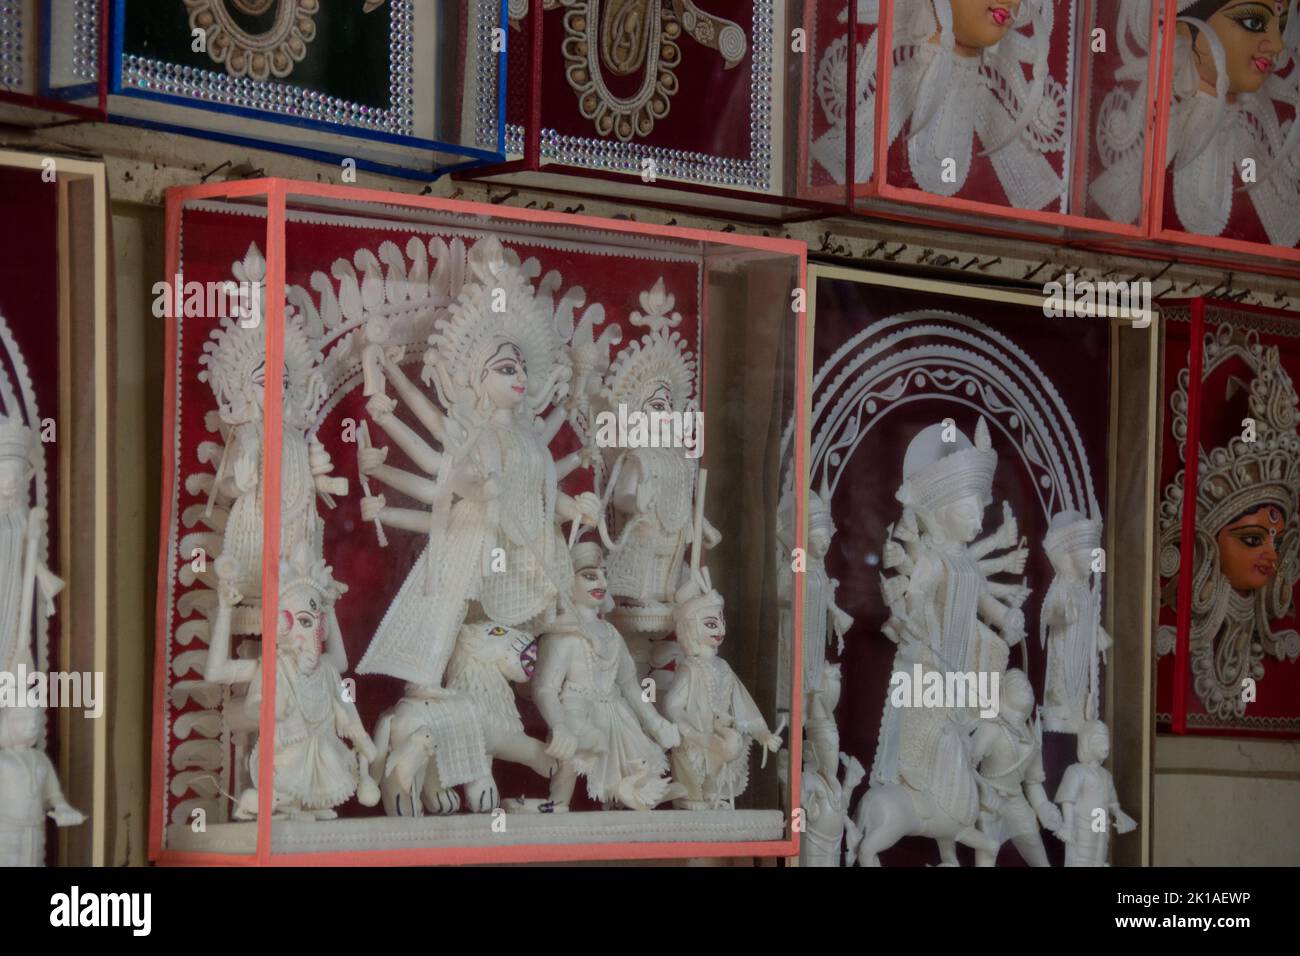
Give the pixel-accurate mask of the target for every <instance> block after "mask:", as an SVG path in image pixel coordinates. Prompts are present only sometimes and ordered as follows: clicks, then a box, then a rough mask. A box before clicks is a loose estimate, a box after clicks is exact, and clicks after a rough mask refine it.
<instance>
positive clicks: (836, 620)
mask: <svg viewBox="0 0 1300 956" xmlns="http://www.w3.org/2000/svg"><path fill="white" fill-rule="evenodd" d="M830 494H831V493H830V488H829V486H828V485H827V483H826V481H825V478H824V476H823V481H822V487H821V491H820V492H816V491H809V492H808V548H807V553H806V555H805V561H804V568H803V571H802V572H801V573H802V574H803V586H804V614H803V621H804V632H803V692H804V715H805V716H804V737H805V738H806V740H807V743H808V746H809V748H810V749H811V750H812V751H813V753H814V754H815V756H816V757H817V769H818V770H819V771H820V772H821V773H822V775H823V776H824V777H826V779H827V781H828V782H830V783H832V785H834V786H838V784H835V783H834V782H835V781H836V779H837V777H838V764H839V752H840V736H839V730H838V728H837V727H836V726H835V706H836V704H838V703H839V698H840V683H839V682H840V674H839V667H838V665H834V664H831V663H829V662H828V660H827V653H828V649H829V648H830V647H831V646H834V647H835V648H836V649H837V651H838V652H839V653H843V652H844V637H845V635H846V634H848V632H849V628H851V627H852V626H853V618H851V617H850V616H849V615H848V614H846V613H845V612H844V611H842V610H841V609H840V607H839V605H837V604H836V603H835V592H836V589H837V588H838V587H839V582H838V581H836V580H835V579H834V578H832V577H831V576H830V575H829V574H828V573H827V571H826V555H827V554H828V553H829V552H830V549H831V541H832V540H833V539H834V537H835V523H834V521H833V520H832V519H831V509H830ZM793 524H794V514H793V509H792V508H789V507H787V508H785V509H783V510H782V513H781V516H780V518H779V528H778V530H779V533H780V534H781V536H782V539H783V543H784V544H785V546H786V547H787V548H792V547H793V546H794V539H793V535H792V534H791V532H790V528H791V526H792V525H793ZM779 567H780V571H781V576H782V584H781V593H782V595H783V596H784V603H785V604H786V605H787V606H788V605H790V600H789V595H791V594H793V584H794V582H793V580H792V579H791V578H792V575H793V574H795V573H798V572H795V571H793V570H792V569H791V562H790V561H789V560H782V562H781V564H780V565H779ZM786 617H787V620H789V621H790V622H791V623H790V624H789V625H787V626H793V614H792V609H790V610H787V611H786Z"/></svg>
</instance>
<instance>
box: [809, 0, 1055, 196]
mask: <svg viewBox="0 0 1300 956" xmlns="http://www.w3.org/2000/svg"><path fill="white" fill-rule="evenodd" d="M857 4H858V15H857V20H858V23H859V24H875V23H878V22H879V18H880V10H879V2H878V0H857ZM1054 7H1055V4H1053V3H1052V2H1051V0H1006V2H1003V3H997V4H990V3H988V2H986V0H909V2H907V3H898V4H895V5H894V30H893V43H894V50H893V62H894V65H893V74H892V77H891V87H890V91H889V93H890V96H889V102H890V110H889V112H890V115H889V133H888V138H887V142H888V143H890V144H892V143H893V142H894V141H895V140H897V139H898V137H899V135H905V137H906V142H907V157H908V165H909V168H910V171H911V174H912V178H913V179H914V180H915V181H916V183H917V185H918V186H919V187H920V188H921V189H923V190H925V191H926V192H929V193H934V194H935V195H939V196H954V195H957V194H958V193H960V192H961V191H962V189H963V188H965V186H966V182H967V179H968V178H969V176H970V172H971V167H972V162H973V159H974V157H975V154H976V150H977V149H978V150H979V155H980V156H982V157H987V159H988V161H989V162H990V163H991V165H992V167H993V172H994V174H995V175H996V177H997V180H998V183H999V184H1000V185H1001V187H1002V190H1003V192H1004V193H1005V195H1006V200H1007V202H1008V203H1009V204H1010V205H1012V206H1014V207H1016V208H1018V209H1043V208H1046V207H1047V206H1049V205H1051V204H1052V203H1055V202H1059V201H1061V200H1062V199H1063V197H1064V193H1065V186H1064V182H1063V180H1062V178H1061V174H1060V173H1058V172H1057V171H1056V170H1055V169H1054V168H1053V166H1052V164H1051V163H1050V162H1049V161H1048V158H1047V157H1048V156H1050V155H1061V154H1063V153H1064V151H1065V145H1066V138H1067V132H1068V128H1069V123H1068V117H1067V109H1066V106H1067V95H1066V90H1065V87H1064V86H1063V85H1062V84H1061V83H1060V81H1059V80H1057V78H1056V77H1054V76H1052V75H1051V72H1050V69H1049V66H1048V58H1049V54H1050V52H1051V47H1052V37H1053V31H1054V28H1055V19H1056V13H1055V9H1054ZM878 37H879V31H878V30H877V31H875V33H874V34H873V35H872V37H871V39H870V40H869V41H868V42H867V43H866V44H862V45H859V47H858V51H857V65H858V66H857V74H858V75H857V76H856V77H854V78H852V80H851V89H852V91H853V92H852V94H850V89H849V84H846V83H845V82H844V74H845V72H846V64H847V44H848V43H849V42H856V40H852V41H851V40H850V38H848V37H842V38H840V39H838V40H836V41H835V42H833V43H832V44H830V45H829V46H828V47H827V49H826V52H825V53H824V54H823V59H822V63H821V64H820V66H819V69H818V77H817V92H818V97H819V100H820V102H821V106H822V109H823V111H824V112H825V115H826V118H827V120H828V121H829V122H830V124H831V126H830V130H829V131H828V132H827V133H826V134H824V135H823V136H822V137H820V138H819V139H818V140H817V141H816V142H814V144H813V147H812V155H813V158H814V159H816V160H817V162H819V163H820V164H821V165H822V166H823V167H824V168H825V169H826V170H827V171H828V172H829V173H830V174H831V175H832V176H833V177H835V179H836V181H838V182H843V181H844V178H845V172H846V171H845V162H846V159H845V157H846V156H847V147H846V143H845V140H846V130H847V115H848V110H847V98H848V96H849V95H854V96H856V97H857V102H856V105H855V110H854V115H855V117H856V124H857V130H856V135H855V137H854V138H855V143H856V153H855V157H854V170H855V175H856V176H857V178H858V179H860V180H865V178H867V177H869V176H870V175H871V171H872V168H873V163H874V146H875V143H874V140H875V137H874V136H873V135H872V125H873V124H874V117H875V100H876V95H877V91H876V75H875V68H876V59H877V55H876V45H877V43H878V39H877V38H878ZM904 130H906V132H905V133H904Z"/></svg>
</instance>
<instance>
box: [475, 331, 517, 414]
mask: <svg viewBox="0 0 1300 956" xmlns="http://www.w3.org/2000/svg"><path fill="white" fill-rule="evenodd" d="M479 384H480V387H481V388H482V389H483V391H484V393H485V394H486V395H487V398H488V401H490V402H491V403H492V405H493V406H494V407H496V408H500V409H504V410H506V411H514V409H516V408H518V407H519V403H520V402H522V401H523V400H524V396H525V395H527V394H528V366H527V364H526V363H525V362H524V356H523V353H522V352H521V351H520V350H519V348H518V347H517V346H515V345H514V344H513V343H511V342H502V343H501V344H500V345H499V346H498V347H497V350H496V351H495V352H493V353H492V356H491V358H489V359H488V360H487V362H486V363H485V364H484V365H483V371H482V373H481V374H480V376H479Z"/></svg>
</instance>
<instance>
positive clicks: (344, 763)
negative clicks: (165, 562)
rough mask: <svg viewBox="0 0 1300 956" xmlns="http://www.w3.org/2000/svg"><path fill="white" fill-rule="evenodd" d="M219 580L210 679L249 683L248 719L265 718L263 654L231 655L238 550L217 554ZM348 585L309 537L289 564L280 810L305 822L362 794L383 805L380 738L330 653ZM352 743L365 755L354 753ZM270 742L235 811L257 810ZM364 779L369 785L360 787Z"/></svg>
mask: <svg viewBox="0 0 1300 956" xmlns="http://www.w3.org/2000/svg"><path fill="white" fill-rule="evenodd" d="M216 570H217V576H218V579H219V581H220V585H219V588H218V594H219V598H220V604H219V605H218V609H217V615H216V620H215V622H214V625H213V629H212V644H211V645H210V647H209V650H208V661H207V665H206V667H205V670H204V675H203V676H204V679H205V680H207V681H210V682H214V683H225V684H247V685H248V697H247V698H246V701H245V707H246V710H247V716H248V717H249V719H250V720H257V718H258V714H259V710H260V705H261V700H262V662H261V660H232V659H231V656H230V616H231V612H232V610H233V609H234V608H235V607H236V606H237V605H238V604H239V603H240V602H241V600H242V596H241V595H240V594H239V592H238V591H237V590H236V588H235V581H236V579H237V573H238V569H237V566H236V565H235V563H234V561H233V560H231V559H230V558H229V556H223V557H221V558H219V559H218V561H217V569H216ZM344 590H345V586H344V585H341V584H339V583H338V582H336V581H335V580H334V579H333V577H332V576H331V574H330V569H329V568H327V567H326V566H325V565H324V563H323V562H321V561H319V560H314V559H313V558H312V556H311V553H310V551H309V550H308V547H307V545H306V544H305V543H300V544H299V546H298V547H297V549H296V550H295V552H294V554H293V556H292V557H291V558H290V560H289V561H286V562H283V563H282V565H281V570H280V601H279V610H278V613H277V617H276V620H277V628H276V652H277V655H276V656H277V660H276V687H275V743H274V746H275V756H274V767H275V780H274V787H275V793H274V797H273V802H272V806H273V809H274V811H275V812H276V813H281V812H283V813H286V814H288V815H289V816H290V817H293V818H299V819H316V820H328V819H333V818H334V817H335V816H337V813H336V812H335V810H334V808H335V807H337V806H339V805H340V804H342V803H344V802H346V801H347V800H348V799H349V798H351V797H352V796H353V794H358V799H359V800H360V802H361V803H362V805H364V806H374V805H375V804H377V803H378V802H379V790H378V788H377V787H376V786H375V785H374V783H373V781H371V779H370V776H369V770H368V767H369V761H370V760H371V759H374V757H375V756H377V754H376V751H375V746H374V743H373V741H371V739H370V735H369V734H367V733H366V731H365V728H364V727H363V726H362V725H361V717H360V715H359V714H358V713H357V708H356V705H355V704H354V703H353V702H352V700H351V699H350V698H349V697H348V695H347V694H346V693H345V690H344V686H343V681H342V678H341V677H340V676H339V673H338V671H337V670H336V669H335V668H334V665H333V664H332V663H330V661H329V659H328V658H327V657H326V656H324V649H325V640H326V628H327V620H328V618H329V616H330V615H331V613H332V609H333V605H334V602H335V601H336V600H337V599H338V597H339V595H340V594H342V592H343V591H344ZM341 737H345V738H347V739H348V740H350V741H351V742H352V744H353V746H354V747H356V748H357V750H358V751H359V754H360V767H359V768H358V754H357V753H354V752H353V751H351V750H349V749H348V747H347V746H346V745H345V744H344V743H343V741H342V739H340V738H341ZM260 747H261V741H259V742H258V745H257V746H255V747H254V748H253V749H252V752H251V753H250V754H249V758H248V760H249V771H250V775H251V778H252V782H253V788H252V789H249V790H246V791H245V792H244V793H242V794H240V797H239V805H238V807H237V808H236V813H235V815H236V816H237V817H241V818H248V817H250V816H254V815H256V813H257V807H258V797H257V790H256V787H257V785H258V784H257V779H258V776H259V770H260V764H259V751H260ZM358 783H360V787H361V789H360V791H359V792H358Z"/></svg>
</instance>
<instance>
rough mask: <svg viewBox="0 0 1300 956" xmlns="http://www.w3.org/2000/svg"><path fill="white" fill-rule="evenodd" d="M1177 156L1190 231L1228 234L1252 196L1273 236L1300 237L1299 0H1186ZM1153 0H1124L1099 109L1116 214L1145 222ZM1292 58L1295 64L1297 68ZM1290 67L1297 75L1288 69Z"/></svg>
mask: <svg viewBox="0 0 1300 956" xmlns="http://www.w3.org/2000/svg"><path fill="white" fill-rule="evenodd" d="M1177 5H1178V24H1177V33H1176V39H1175V44H1174V85H1173V104H1172V106H1171V107H1170V113H1169V129H1168V136H1169V139H1168V147H1167V154H1166V158H1165V159H1166V163H1167V164H1168V173H1169V175H1171V176H1172V192H1173V199H1174V209H1175V210H1176V212H1177V213H1178V221H1179V224H1180V225H1181V226H1182V228H1183V229H1186V230H1187V231H1189V232H1195V233H1199V234H1201V235H1206V236H1219V235H1222V234H1223V233H1224V231H1225V230H1226V229H1227V227H1228V221H1229V218H1230V217H1231V215H1232V212H1233V209H1234V208H1235V207H1236V206H1237V204H1238V203H1239V202H1241V201H1242V200H1245V201H1247V202H1249V203H1250V206H1251V208H1252V209H1253V210H1254V212H1255V215H1256V216H1257V217H1258V219H1259V222H1260V224H1261V225H1262V226H1263V229H1264V232H1265V234H1266V235H1267V237H1268V241H1269V242H1270V243H1271V244H1273V245H1277V246H1284V247H1287V248H1290V247H1293V246H1295V245H1296V244H1297V243H1300V123H1298V122H1297V121H1296V119H1295V110H1296V104H1297V102H1300V67H1297V66H1296V63H1295V61H1296V57H1297V55H1300V16H1297V10H1298V9H1300V4H1298V3H1297V0H1178V4H1177ZM1150 18H1151V11H1150V4H1148V3H1145V2H1142V0H1122V3H1121V4H1120V8H1119V22H1118V29H1119V35H1118V39H1119V42H1118V43H1117V49H1118V50H1119V51H1120V54H1121V56H1122V58H1123V60H1124V65H1123V66H1122V67H1121V68H1120V71H1119V73H1118V74H1117V79H1119V80H1128V81H1130V82H1131V83H1133V84H1134V85H1135V86H1136V89H1135V91H1134V92H1133V93H1131V94H1130V93H1127V92H1124V91H1122V90H1119V91H1116V92H1113V93H1111V94H1110V95H1108V96H1107V98H1106V100H1105V102H1103V104H1102V108H1101V113H1100V116H1099V118H1098V133H1097V136H1098V147H1099V149H1100V152H1101V158H1102V162H1103V165H1104V166H1105V167H1106V170H1105V172H1104V173H1103V174H1102V175H1101V176H1100V177H1099V178H1098V179H1097V181H1096V182H1094V184H1093V186H1092V195H1093V197H1094V198H1095V199H1096V200H1097V201H1098V202H1099V203H1100V204H1101V206H1102V207H1103V209H1104V210H1105V211H1106V213H1107V215H1108V216H1110V217H1111V218H1112V219H1115V220H1116V221H1120V222H1135V221H1136V220H1137V215H1138V213H1139V211H1140V197H1141V195H1142V165H1143V161H1144V160H1143V138H1142V137H1143V130H1144V128H1145V116H1146V95H1145V93H1146V72H1147V67H1146V63H1147V59H1148V57H1149V56H1150V51H1151V49H1152V44H1151V39H1150V36H1149V34H1150V32H1151V30H1150ZM1288 68H1289V72H1288ZM1283 74H1285V75H1283Z"/></svg>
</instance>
